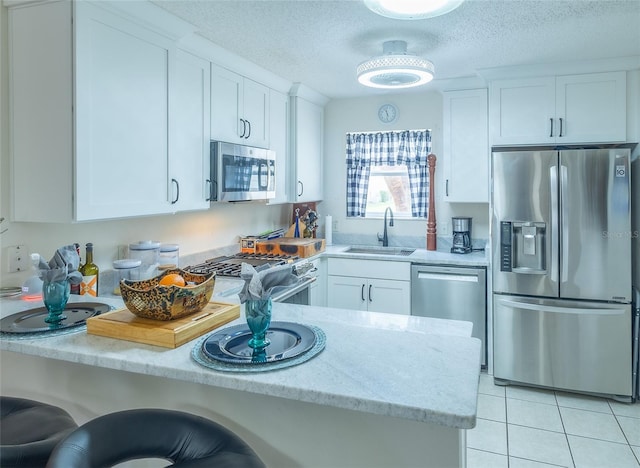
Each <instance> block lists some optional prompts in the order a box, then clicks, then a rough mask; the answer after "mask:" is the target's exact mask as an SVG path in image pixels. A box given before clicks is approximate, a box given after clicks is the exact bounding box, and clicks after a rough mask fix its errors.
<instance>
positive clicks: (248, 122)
mask: <svg viewBox="0 0 640 468" xmlns="http://www.w3.org/2000/svg"><path fill="white" fill-rule="evenodd" d="M245 122H247V124H248V125H249V132H248V133H247V136H246V137H245V139H248V138H249V137H250V136H251V121H249V120H245Z"/></svg>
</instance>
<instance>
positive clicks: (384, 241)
mask: <svg viewBox="0 0 640 468" xmlns="http://www.w3.org/2000/svg"><path fill="white" fill-rule="evenodd" d="M387 213H389V215H390V216H389V217H390V219H389V226H391V227H393V211H391V208H389V207H387V209H386V210H384V233H383V234H382V237H380V234H378V242H382V246H383V247H389V235H388V234H387Z"/></svg>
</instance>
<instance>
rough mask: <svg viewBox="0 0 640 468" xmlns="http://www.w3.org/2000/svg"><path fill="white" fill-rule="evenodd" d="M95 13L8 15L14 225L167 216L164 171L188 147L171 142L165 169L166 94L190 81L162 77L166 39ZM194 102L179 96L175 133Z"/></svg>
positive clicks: (56, 9) (21, 9) (21, 10)
mask: <svg viewBox="0 0 640 468" xmlns="http://www.w3.org/2000/svg"><path fill="white" fill-rule="evenodd" d="M105 5H107V6H105V7H104V8H103V7H102V6H101V4H96V3H92V2H73V3H72V2H66V1H63V2H46V3H34V4H27V5H23V6H16V7H13V8H10V10H9V21H10V31H9V37H10V44H11V45H10V47H11V54H10V56H11V64H10V67H9V70H10V74H11V94H12V96H13V101H12V107H11V127H10V128H11V130H10V131H11V137H12V142H13V144H12V152H11V161H12V175H13V184H12V197H11V198H12V203H13V206H12V214H13V218H14V220H16V221H39V222H69V221H71V220H76V221H89V220H98V219H109V218H122V217H131V216H141V215H153V214H164V213H170V212H173V211H176V207H175V206H173V205H172V204H171V200H172V197H173V198H175V194H174V193H170V191H172V188H171V185H172V183H171V179H172V178H176V180H178V179H181V178H182V177H183V175H177V174H178V172H177V169H176V167H177V165H176V164H173V163H174V162H177V161H178V158H179V156H178V153H179V152H183V154H186V152H188V151H189V150H188V149H187V148H186V146H182V145H183V143H184V142H183V143H179V142H178V141H177V140H175V139H174V141H173V143H176V153H175V155H174V154H172V155H171V161H170V155H169V152H170V148H169V145H170V144H172V143H170V140H172V139H171V138H170V137H169V106H170V105H172V104H170V102H172V101H173V102H174V104H175V100H174V97H175V96H174V93H182V92H183V91H184V90H185V89H184V86H183V85H181V84H180V81H181V80H183V79H186V80H189V81H190V80H191V78H192V75H189V74H190V72H187V71H186V70H184V69H182V71H181V72H180V73H176V74H175V76H173V77H171V73H172V72H171V71H170V69H171V67H172V62H173V61H174V60H175V57H176V48H175V46H174V42H173V40H172V39H171V38H169V37H168V36H165V35H163V34H160V33H158V32H157V31H155V30H151V29H148V28H146V27H144V26H141V25H140V24H139V23H137V22H136V20H134V19H132V18H129V17H128V16H127V15H126V14H123V13H122V12H121V11H120V10H118V11H117V12H116V11H115V10H111V9H110V8H111V6H109V5H111V4H105ZM114 5H115V4H114ZM186 75H189V76H186ZM174 78H175V89H172V90H171V91H170V85H171V86H173V84H171V83H170V80H171V79H174ZM202 79H203V78H202V76H200V80H202ZM194 82H195V81H194ZM192 84H193V83H192ZM189 86H190V85H189ZM181 87H182V88H181ZM180 89H182V91H180ZM191 92H193V93H194V95H195V91H193V90H189V93H191ZM200 92H201V89H200ZM170 94H171V96H170ZM194 95H191V94H189V96H186V95H184V96H183V97H185V98H186V100H187V101H188V102H189V104H187V103H186V102H185V103H184V107H182V106H183V105H182V104H181V105H180V106H177V107H176V109H175V110H176V111H177V114H176V116H177V117H176V120H175V123H176V125H178V124H179V125H182V124H183V123H186V122H187V121H188V122H189V125H193V124H194V122H195V120H196V119H192V118H191V117H189V118H185V115H186V113H191V110H186V107H188V106H191V105H193V104H194V100H193V98H194ZM180 108H181V109H180ZM183 111H184V113H183ZM198 112H199V113H198V118H200V119H201V118H203V111H202V109H200V110H198ZM193 115H195V113H194V114H193ZM201 125H202V123H200V126H201ZM178 133H180V130H179V129H177V128H176V129H175V132H173V133H172V135H174V136H175V135H176V134H178ZM200 133H202V131H200ZM190 138H191V137H190V136H189V137H185V139H190ZM199 144H200V142H199ZM200 148H201V145H200ZM172 151H173V149H172ZM174 156H175V157H174ZM199 157H201V153H199ZM186 164H191V163H186ZM170 165H171V166H173V167H172V168H171V169H170ZM200 165H202V160H200ZM170 170H171V171H175V174H176V176H175V177H174V176H173V174H171V175H170V173H169V172H170ZM199 170H202V169H201V168H200V169H199ZM199 175H201V174H199ZM198 188H199V190H202V183H199V184H198ZM183 190H184V191H186V192H188V190H189V189H188V188H187V184H185V186H184V187H183ZM183 193H184V192H183ZM185 198H187V197H186V196H185Z"/></svg>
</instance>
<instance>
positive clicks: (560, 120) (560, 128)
mask: <svg viewBox="0 0 640 468" xmlns="http://www.w3.org/2000/svg"><path fill="white" fill-rule="evenodd" d="M558 136H559V137H561V136H562V117H560V134H559V135H558Z"/></svg>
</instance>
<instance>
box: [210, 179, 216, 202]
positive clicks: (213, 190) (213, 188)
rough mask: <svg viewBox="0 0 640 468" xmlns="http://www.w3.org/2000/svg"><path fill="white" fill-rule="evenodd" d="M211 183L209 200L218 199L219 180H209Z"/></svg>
mask: <svg viewBox="0 0 640 468" xmlns="http://www.w3.org/2000/svg"><path fill="white" fill-rule="evenodd" d="M209 183H210V184H211V185H210V187H211V192H210V195H209V201H218V181H216V180H211V181H209Z"/></svg>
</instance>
